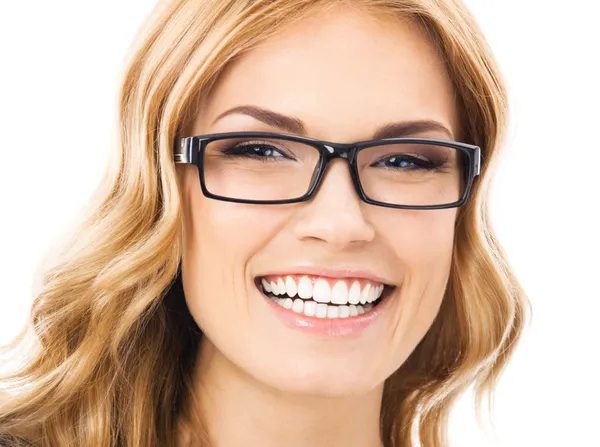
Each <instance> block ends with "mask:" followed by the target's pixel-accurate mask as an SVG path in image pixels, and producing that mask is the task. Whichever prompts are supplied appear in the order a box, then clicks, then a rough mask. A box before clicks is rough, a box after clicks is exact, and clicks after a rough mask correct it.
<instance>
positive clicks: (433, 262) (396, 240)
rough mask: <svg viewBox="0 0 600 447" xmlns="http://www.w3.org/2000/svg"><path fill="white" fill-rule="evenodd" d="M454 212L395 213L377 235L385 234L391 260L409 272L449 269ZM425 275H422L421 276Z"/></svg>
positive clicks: (448, 210) (452, 241) (451, 210)
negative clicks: (391, 256) (396, 260)
mask: <svg viewBox="0 0 600 447" xmlns="http://www.w3.org/2000/svg"><path fill="white" fill-rule="evenodd" d="M455 220H456V210H455V209H453V208H452V209H447V210H426V211H409V210H406V212H401V213H398V214H397V215H396V216H394V219H393V221H392V222H386V223H385V226H384V227H385V228H382V229H381V230H380V233H382V234H385V235H386V236H385V237H386V239H387V240H388V242H389V245H390V246H391V247H393V250H394V252H395V256H396V257H397V258H398V259H401V260H402V261H403V264H404V266H405V267H406V268H407V269H408V271H409V272H412V273H413V274H416V273H418V272H419V270H420V269H421V268H426V267H432V266H433V267H438V268H440V267H444V266H447V267H449V262H450V260H451V257H452V250H453V245H454V225H455ZM422 273H426V272H422Z"/></svg>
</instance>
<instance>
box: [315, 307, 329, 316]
mask: <svg viewBox="0 0 600 447" xmlns="http://www.w3.org/2000/svg"><path fill="white" fill-rule="evenodd" d="M326 316H327V304H317V313H316V317H317V318H325V317H326Z"/></svg>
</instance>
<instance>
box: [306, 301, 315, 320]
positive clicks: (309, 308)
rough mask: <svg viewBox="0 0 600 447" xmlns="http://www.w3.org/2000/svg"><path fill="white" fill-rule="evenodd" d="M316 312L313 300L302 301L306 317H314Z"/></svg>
mask: <svg viewBox="0 0 600 447" xmlns="http://www.w3.org/2000/svg"><path fill="white" fill-rule="evenodd" d="M316 313H317V303H316V302H314V301H312V300H311V301H305V302H304V315H306V316H307V317H314V316H315V314H316Z"/></svg>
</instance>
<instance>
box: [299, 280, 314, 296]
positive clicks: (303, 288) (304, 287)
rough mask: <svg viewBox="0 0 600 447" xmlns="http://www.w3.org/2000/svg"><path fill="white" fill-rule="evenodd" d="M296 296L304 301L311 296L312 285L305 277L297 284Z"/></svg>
mask: <svg viewBox="0 0 600 447" xmlns="http://www.w3.org/2000/svg"><path fill="white" fill-rule="evenodd" d="M298 296H299V297H300V298H303V299H305V300H307V299H309V298H312V296H313V284H312V281H311V280H310V278H308V277H307V276H303V277H302V278H300V282H298Z"/></svg>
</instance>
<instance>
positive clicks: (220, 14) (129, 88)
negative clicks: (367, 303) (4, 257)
mask: <svg viewBox="0 0 600 447" xmlns="http://www.w3.org/2000/svg"><path fill="white" fill-rule="evenodd" d="M340 3H343V4H344V5H346V6H348V7H356V8H359V9H360V10H361V11H364V12H365V13H369V14H373V15H378V16H381V17H385V18H386V19H390V18H392V19H393V18H400V17H402V18H407V17H408V18H410V19H412V20H414V21H415V22H417V23H419V24H420V25H421V26H422V27H423V29H424V30H425V31H426V32H427V34H428V36H429V37H430V39H431V41H432V42H433V43H434V44H435V45H436V47H437V49H438V51H439V54H440V56H441V57H442V59H443V60H444V62H445V64H446V67H447V69H448V72H449V74H450V76H451V79H452V81H453V83H454V86H455V89H456V93H457V98H458V99H459V103H460V116H461V126H462V133H461V137H462V138H461V139H462V140H463V141H465V142H468V143H471V144H476V145H479V146H480V147H481V148H482V154H483V166H482V175H481V176H480V177H479V178H478V180H477V181H476V182H475V185H474V189H473V191H472V195H471V196H470V198H469V201H468V202H467V204H466V205H465V206H463V207H461V208H460V210H459V212H458V215H457V220H456V232H455V242H454V253H453V259H452V266H451V274H450V278H449V282H448V286H447V290H446V294H445V296H444V300H443V302H442V305H441V308H440V311H439V313H438V315H437V317H436V318H435V320H434V322H433V324H432V326H431V328H430V329H429V331H428V332H427V333H426V335H425V336H424V338H423V339H422V340H421V342H420V343H419V344H418V346H417V347H416V348H415V350H414V351H413V352H412V354H411V355H410V356H409V358H408V359H407V360H406V362H405V363H404V364H402V366H401V367H400V368H399V369H398V370H397V371H396V372H395V373H394V374H393V375H392V376H391V377H390V378H388V379H387V381H386V383H385V387H384V396H383V406H382V411H381V427H382V428H381V433H382V439H383V441H384V443H385V445H386V447H392V446H393V447H409V446H413V445H416V444H417V442H420V443H421V444H422V445H424V446H427V447H446V446H448V445H449V443H448V439H447V431H448V419H449V415H450V412H451V410H452V408H453V406H454V404H455V403H456V400H457V397H459V395H461V393H463V392H465V391H466V390H467V388H468V387H469V386H471V385H473V386H474V391H475V396H476V407H477V417H478V418H479V417H480V411H481V409H482V406H483V405H482V404H483V400H484V398H486V397H487V398H488V399H490V400H489V402H491V398H493V391H494V388H495V385H496V381H497V378H498V376H499V375H500V373H501V372H502V370H503V369H504V368H505V366H506V364H507V362H508V360H509V358H510V357H511V355H512V353H513V351H514V349H515V346H516V345H517V343H516V342H517V341H518V340H519V339H520V338H521V335H522V333H523V332H524V330H525V328H526V323H527V319H528V318H527V317H528V315H530V312H531V309H530V303H529V301H528V299H527V297H526V295H525V293H524V291H523V290H522V288H521V286H520V285H519V283H518V281H517V279H516V278H515V276H514V275H513V273H512V272H511V270H510V268H509V265H508V262H507V259H506V256H505V254H504V252H503V250H502V248H501V246H500V245H499V243H498V241H497V239H496V237H495V235H494V232H493V230H492V228H491V225H490V222H489V219H488V203H487V201H488V195H489V194H488V192H489V187H490V180H491V178H492V172H493V171H494V169H495V166H496V164H497V159H498V155H499V150H500V148H501V146H502V144H503V139H504V135H505V130H506V123H507V110H508V107H507V95H506V90H505V86H504V84H503V82H502V78H501V75H500V73H499V70H498V67H497V65H496V63H495V61H494V58H493V56H492V54H491V51H490V49H489V47H488V44H487V43H486V41H485V39H484V37H483V35H482V33H481V31H480V30H479V28H478V26H477V24H476V22H475V20H474V19H473V17H472V16H471V15H470V13H469V11H468V10H467V9H466V7H465V6H464V5H463V4H462V3H461V2H460V0H345V1H344V0H338V1H332V0H163V1H160V2H159V3H158V4H157V6H156V7H155V9H154V10H153V11H152V13H151V14H150V15H149V16H148V17H147V19H146V21H145V23H144V25H143V26H142V27H141V29H140V30H139V31H138V34H137V36H136V38H135V41H134V43H133V46H132V47H131V50H130V52H129V55H128V58H127V62H126V65H125V67H124V72H123V74H122V81H121V86H120V90H119V99H118V103H117V121H116V129H117V132H116V139H115V140H116V141H115V144H114V148H113V152H111V160H110V163H109V164H108V165H107V168H106V171H105V174H104V176H103V180H102V182H101V183H100V184H99V185H98V187H97V189H96V190H95V192H94V194H93V196H92V199H93V200H91V201H90V204H89V206H88V207H87V208H85V209H84V210H83V211H82V212H81V213H80V215H79V217H78V219H76V220H75V221H74V223H73V224H72V227H71V228H70V229H69V232H68V233H65V238H64V240H61V242H60V243H56V244H55V246H54V247H52V249H51V250H50V251H49V253H51V255H47V256H46V257H45V259H44V262H43V263H41V264H40V268H39V270H38V271H39V272H40V273H39V279H38V281H39V282H38V285H37V286H36V289H35V290H34V297H33V298H34V299H33V304H32V308H31V315H30V321H29V322H28V324H27V325H26V327H25V328H24V329H23V331H22V332H21V334H20V335H19V336H18V337H17V338H15V339H14V341H13V342H12V343H11V344H9V345H8V346H6V347H4V352H5V353H6V354H7V355H9V356H11V355H15V356H16V355H18V356H19V358H20V359H21V361H20V363H19V364H18V366H17V367H15V368H14V369H13V370H12V371H10V373H8V374H5V375H4V376H3V377H2V378H1V380H0V392H2V396H1V399H0V441H2V439H4V440H5V441H6V442H11V444H10V445H39V446H42V447H47V446H48V447H49V446H66V445H86V446H92V445H93V446H124V447H134V446H144V447H147V446H160V447H164V446H176V445H177V443H178V441H177V430H178V428H179V427H181V426H185V424H186V423H187V424H191V423H192V421H194V423H198V424H201V422H202V418H201V415H198V414H195V413H194V411H193V409H194V408H196V407H195V405H194V402H192V401H191V399H193V393H192V381H191V373H192V370H193V368H194V364H195V361H196V353H197V350H198V344H199V341H200V339H201V336H202V333H201V331H200V329H199V328H198V327H197V326H196V324H195V322H194V320H193V319H192V317H191V315H190V313H189V311H188V310H187V307H186V304H185V299H184V295H183V290H182V286H181V276H180V273H181V272H180V261H181V254H182V240H183V239H182V233H183V224H182V209H181V206H182V204H181V200H180V198H181V196H180V189H179V187H178V183H177V178H176V171H175V167H174V162H173V148H174V141H175V139H176V137H177V136H178V133H179V132H180V131H181V128H182V126H183V125H184V123H185V122H186V120H188V119H189V118H190V116H191V113H192V112H194V110H195V109H194V106H195V104H196V101H197V100H198V98H199V97H200V96H201V95H204V94H207V92H209V91H210V90H211V88H212V87H213V86H214V83H215V81H216V79H217V78H218V76H219V73H220V72H221V71H222V70H223V69H224V68H225V67H226V66H227V64H228V63H229V62H230V61H232V60H233V59H235V58H236V57H239V56H241V55H243V53H244V52H245V51H248V50H249V49H251V48H252V47H253V46H255V45H256V44H258V43H259V42H261V41H262V40H263V39H266V38H268V37H269V36H270V35H272V34H273V33H275V32H277V30H278V29H280V28H282V27H284V26H286V25H288V24H290V23H292V22H293V21H297V20H300V19H302V18H304V17H306V16H307V15H308V14H310V13H312V12H314V11H316V10H317V9H318V8H328V7H331V6H332V5H334V4H340ZM67 236H68V237H67ZM195 427H197V425H195ZM195 431H196V433H198V435H197V436H198V439H196V444H197V445H201V446H208V445H210V444H209V441H208V435H207V432H206V429H205V428H204V429H202V430H195ZM8 440H11V441H8ZM2 445H4V444H2Z"/></svg>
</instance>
